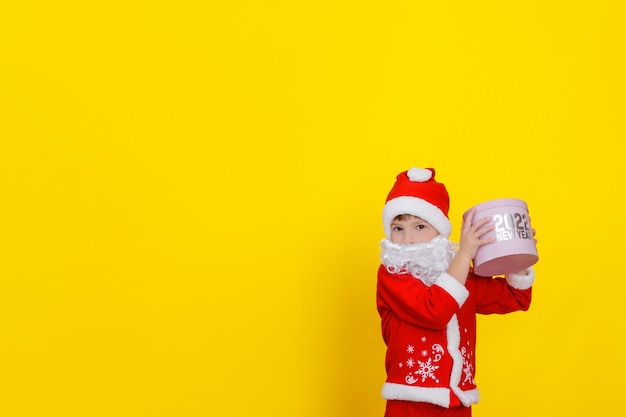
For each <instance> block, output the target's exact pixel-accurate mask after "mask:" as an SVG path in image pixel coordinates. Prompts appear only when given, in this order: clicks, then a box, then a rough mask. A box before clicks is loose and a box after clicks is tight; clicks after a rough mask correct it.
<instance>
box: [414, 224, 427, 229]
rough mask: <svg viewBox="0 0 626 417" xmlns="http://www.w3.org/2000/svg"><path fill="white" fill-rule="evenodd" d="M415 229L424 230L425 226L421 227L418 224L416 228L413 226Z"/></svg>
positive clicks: (421, 225)
mask: <svg viewBox="0 0 626 417" xmlns="http://www.w3.org/2000/svg"><path fill="white" fill-rule="evenodd" d="M415 228H416V229H417V230H422V229H425V228H426V226H425V225H423V224H418V225H417V226H415Z"/></svg>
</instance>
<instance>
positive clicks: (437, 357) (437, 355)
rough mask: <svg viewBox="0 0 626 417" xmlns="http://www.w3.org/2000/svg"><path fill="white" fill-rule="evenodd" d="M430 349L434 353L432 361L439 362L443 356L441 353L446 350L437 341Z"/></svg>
mask: <svg viewBox="0 0 626 417" xmlns="http://www.w3.org/2000/svg"><path fill="white" fill-rule="evenodd" d="M432 349H433V353H434V354H435V360H434V362H439V361H440V360H441V358H442V357H443V355H444V354H445V353H446V351H445V350H443V348H442V347H441V345H440V344H438V343H435V344H434V345H433V348H432Z"/></svg>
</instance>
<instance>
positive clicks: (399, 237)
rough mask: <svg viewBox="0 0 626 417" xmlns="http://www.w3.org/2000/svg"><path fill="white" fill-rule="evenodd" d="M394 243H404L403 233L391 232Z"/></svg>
mask: <svg viewBox="0 0 626 417" xmlns="http://www.w3.org/2000/svg"><path fill="white" fill-rule="evenodd" d="M389 240H391V242H392V243H402V234H401V233H400V232H391V236H390V237H389Z"/></svg>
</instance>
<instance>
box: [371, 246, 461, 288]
mask: <svg viewBox="0 0 626 417" xmlns="http://www.w3.org/2000/svg"><path fill="white" fill-rule="evenodd" d="M380 247H381V253H380V261H381V263H382V264H383V265H385V267H386V268H387V271H389V272H390V273H392V274H400V273H410V274H411V275H412V276H413V277H415V278H419V279H421V280H422V281H423V282H424V283H425V284H426V285H428V286H430V285H432V284H433V283H434V282H435V280H436V279H437V277H439V275H441V273H442V272H446V271H447V270H448V268H449V267H450V263H451V262H452V258H454V254H455V252H456V250H455V246H454V244H453V243H452V242H450V241H449V240H448V239H447V238H445V237H444V236H441V235H439V236H436V237H435V238H434V239H432V240H431V241H430V242H426V243H414V244H407V243H393V242H392V241H390V240H389V239H383V240H382V241H381V242H380Z"/></svg>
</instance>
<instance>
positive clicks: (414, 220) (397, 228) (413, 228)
mask: <svg viewBox="0 0 626 417" xmlns="http://www.w3.org/2000/svg"><path fill="white" fill-rule="evenodd" d="M436 236H439V231H438V230H437V229H435V228H434V227H433V226H432V225H431V224H430V223H428V222H427V221H426V220H422V219H421V218H419V217H415V216H411V215H404V216H398V217H396V218H395V219H393V221H392V222H391V237H390V240H391V241H392V242H393V243H426V242H430V241H431V240H433V238H435V237H436Z"/></svg>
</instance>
